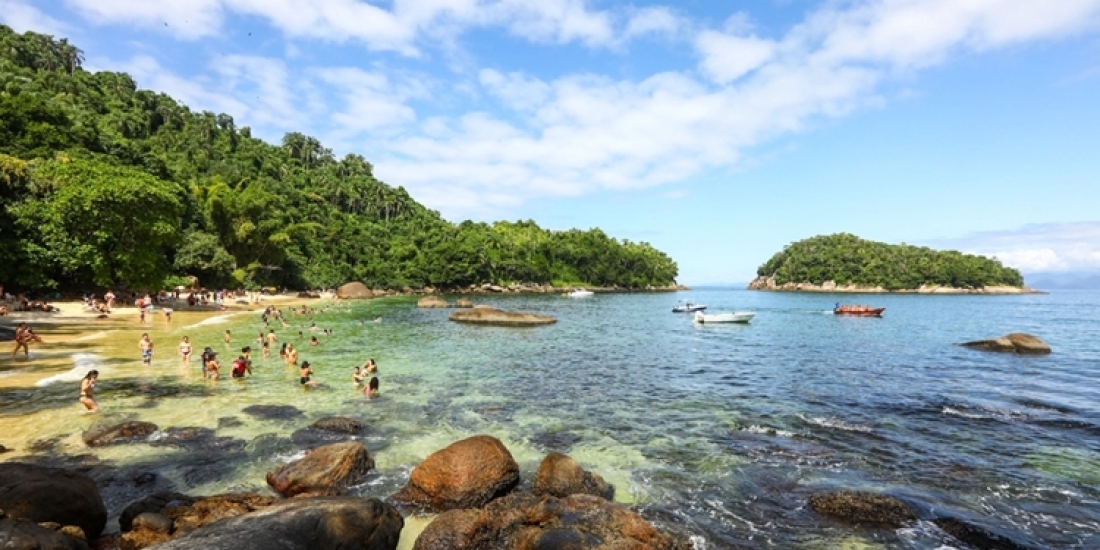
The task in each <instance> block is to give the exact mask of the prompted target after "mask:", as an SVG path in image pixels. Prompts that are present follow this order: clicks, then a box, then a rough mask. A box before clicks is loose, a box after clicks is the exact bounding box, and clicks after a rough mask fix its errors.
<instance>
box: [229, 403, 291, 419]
mask: <svg viewBox="0 0 1100 550" xmlns="http://www.w3.org/2000/svg"><path fill="white" fill-rule="evenodd" d="M241 412H243V413H245V414H247V415H250V416H254V417H256V418H262V419H264V420H287V419H289V418H297V417H299V416H302V411H301V410H299V409H298V407H295V406H293V405H249V406H248V407H245V408H243V409H241Z"/></svg>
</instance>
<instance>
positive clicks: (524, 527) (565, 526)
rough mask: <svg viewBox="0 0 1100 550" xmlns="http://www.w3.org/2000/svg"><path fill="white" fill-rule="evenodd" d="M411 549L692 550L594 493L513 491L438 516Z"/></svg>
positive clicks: (632, 513) (681, 541)
mask: <svg viewBox="0 0 1100 550" xmlns="http://www.w3.org/2000/svg"><path fill="white" fill-rule="evenodd" d="M413 548H414V550H435V549H440V548H446V549H449V550H475V549H481V548H493V549H494V550H539V549H550V548H567V549H569V550H588V549H591V550H605V549H606V550H610V549H638V550H642V549H645V550H690V549H691V548H692V543H691V542H690V541H688V540H676V539H674V538H673V537H672V536H670V535H668V534H665V533H662V532H660V531H658V530H657V528H655V527H653V525H651V524H650V523H649V522H647V521H646V520H645V519H643V518H642V517H641V516H639V515H638V514H636V513H634V512H632V511H630V510H628V509H627V508H625V507H623V506H620V505H618V504H614V503H611V502H608V501H606V500H604V499H602V498H600V497H596V496H592V495H572V496H569V497H566V498H563V499H559V498H555V497H551V496H544V497H536V496H534V495H532V494H530V493H516V494H512V495H509V496H506V497H504V498H500V499H497V500H495V501H493V502H491V503H489V504H488V505H487V506H486V507H485V508H483V509H480V510H475V509H463V510H451V511H447V512H443V513H442V514H440V515H439V516H438V517H437V518H436V519H435V520H434V521H432V523H431V524H429V525H428V527H427V528H426V529H424V531H423V532H422V533H421V534H420V536H419V537H418V538H417V539H416V543H415V544H414V546H413Z"/></svg>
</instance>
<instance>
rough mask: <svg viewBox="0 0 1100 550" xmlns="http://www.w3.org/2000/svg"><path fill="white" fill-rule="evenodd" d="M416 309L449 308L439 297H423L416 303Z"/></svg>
mask: <svg viewBox="0 0 1100 550" xmlns="http://www.w3.org/2000/svg"><path fill="white" fill-rule="evenodd" d="M416 307H423V308H447V307H451V304H448V303H447V302H446V301H445V300H443V298H440V297H439V296H425V297H423V298H421V299H420V300H418V301H417V302H416Z"/></svg>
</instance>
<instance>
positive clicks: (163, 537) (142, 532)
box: [118, 529, 172, 550]
mask: <svg viewBox="0 0 1100 550" xmlns="http://www.w3.org/2000/svg"><path fill="white" fill-rule="evenodd" d="M171 538H172V536H171V535H169V534H167V533H158V532H156V531H149V530H147V529H137V530H134V531H130V532H129V533H123V534H122V537H121V538H120V540H119V545H118V547H119V550H141V549H142V548H149V547H150V546H156V545H158V544H160V543H162V542H168V541H169V540H171Z"/></svg>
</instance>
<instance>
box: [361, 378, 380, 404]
mask: <svg viewBox="0 0 1100 550" xmlns="http://www.w3.org/2000/svg"><path fill="white" fill-rule="evenodd" d="M363 395H366V396H367V398H370V399H373V398H375V397H378V377H377V376H372V377H370V382H367V387H366V389H364V390H363Z"/></svg>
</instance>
